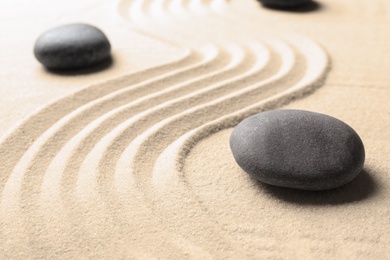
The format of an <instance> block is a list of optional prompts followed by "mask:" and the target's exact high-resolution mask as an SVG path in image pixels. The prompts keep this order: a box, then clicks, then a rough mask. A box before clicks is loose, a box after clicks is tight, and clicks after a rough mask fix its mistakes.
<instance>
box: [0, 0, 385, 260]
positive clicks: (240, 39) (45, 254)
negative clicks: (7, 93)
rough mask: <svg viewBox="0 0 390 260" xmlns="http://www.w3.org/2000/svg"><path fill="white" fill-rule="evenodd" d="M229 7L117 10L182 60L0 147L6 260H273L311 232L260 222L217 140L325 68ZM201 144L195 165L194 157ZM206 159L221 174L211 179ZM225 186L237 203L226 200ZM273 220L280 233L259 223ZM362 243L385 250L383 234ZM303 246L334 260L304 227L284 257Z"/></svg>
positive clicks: (30, 126)
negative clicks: (8, 258) (283, 239)
mask: <svg viewBox="0 0 390 260" xmlns="http://www.w3.org/2000/svg"><path fill="white" fill-rule="evenodd" d="M233 2H234V1H227V0H208V1H207V0H134V1H126V0H122V1H120V2H119V3H118V6H117V11H118V15H119V16H120V17H121V19H122V20H123V21H125V22H126V23H128V26H129V30H136V31H137V32H139V33H141V34H144V35H147V36H148V37H151V38H154V39H156V40H157V41H162V42H165V43H167V44H171V45H172V46H175V47H177V48H180V49H182V50H183V52H182V53H183V55H182V56H181V57H179V58H178V59H176V60H173V61H171V62H169V63H164V64H161V65H159V66H156V67H153V68H149V69H145V70H141V71H138V72H136V73H132V74H130V75H126V76H122V77H119V78H115V79H112V80H109V81H106V82H102V83H99V84H94V85H91V86H89V87H86V88H84V89H82V90H81V91H78V92H76V93H74V94H72V95H69V96H65V97H63V98H61V99H59V100H57V101H55V102H53V103H51V104H49V105H47V106H45V107H43V108H42V109H40V110H39V111H37V112H35V113H34V114H32V115H31V116H29V117H28V118H26V119H25V120H23V121H22V122H21V123H20V124H19V125H18V126H17V127H16V128H14V129H13V130H12V131H10V132H9V133H8V134H7V135H6V136H5V137H4V138H3V139H2V141H1V143H0V155H1V158H2V164H1V165H0V174H1V180H0V190H1V193H2V195H1V205H0V207H1V208H0V210H1V218H2V219H1V224H2V225H1V239H0V242H1V244H0V247H1V248H2V253H3V254H4V256H13V257H19V258H26V257H32V258H56V257H63V258H75V257H78V256H84V257H98V258H110V257H115V258H145V259H148V258H168V259H182V258H186V257H187V258H188V257H190V258H198V259H205V258H236V259H238V258H242V257H247V258H250V257H255V256H264V258H266V257H270V258H273V257H275V256H278V253H279V252H278V249H279V247H278V241H279V239H280V237H287V238H288V237H289V236H291V237H294V234H289V233H288V231H287V229H285V230H284V229H283V228H284V227H285V226H288V225H294V223H295V224H296V223H299V222H300V221H307V222H308V223H307V225H308V226H314V227H317V225H321V223H317V222H315V221H313V220H312V219H307V220H304V219H303V220H301V219H299V218H298V217H297V215H295V217H296V218H295V219H294V218H291V219H289V221H290V222H286V219H284V218H283V214H284V213H285V212H287V211H288V210H289V208H288V207H287V208H286V207H284V206H283V207H282V206H281V205H279V206H280V209H279V213H272V214H271V213H267V208H269V207H271V206H273V207H278V204H277V203H276V204H272V203H270V202H269V201H267V199H269V198H267V197H266V196H265V195H264V194H262V193H261V192H260V191H259V187H258V186H259V185H260V186H261V184H258V183H256V182H254V181H253V180H250V179H249V178H248V177H247V176H246V175H242V172H240V170H239V169H238V167H237V166H232V164H231V163H230V162H231V160H232V158H231V156H230V154H228V153H227V152H226V151H228V149H226V146H227V145H228V144H227V143H226V142H221V141H222V140H227V137H228V135H229V133H230V131H231V128H232V127H234V126H235V125H236V124H237V123H238V122H240V121H241V120H242V119H244V118H246V117H248V116H250V115H252V114H254V113H258V112H260V111H264V110H267V109H273V108H277V107H280V106H281V105H284V104H288V103H289V102H291V101H293V100H296V99H299V98H300V97H302V96H305V95H307V94H310V93H312V92H313V91H315V90H316V89H317V88H319V87H321V86H322V85H323V84H324V83H325V79H326V76H327V73H328V71H329V67H330V61H329V59H328V56H327V54H326V53H325V51H324V49H323V48H322V47H320V45H319V44H317V43H316V42H315V41H314V40H312V39H309V38H307V37H305V36H302V35H292V34H289V33H287V32H285V33H283V32H281V33H277V34H276V33H275V34H274V35H272V34H271V33H270V32H269V30H267V27H266V26H260V25H259V29H258V33H256V34H255V33H254V31H256V30H254V29H253V24H251V17H250V15H249V12H247V10H248V9H250V8H255V3H253V2H254V1H253V2H250V1H247V2H245V3H244V4H241V5H239V6H238V5H237V4H235V3H233ZM363 2H364V1H362V3H363ZM200 20H201V22H199V21H200ZM205 25H208V26H205ZM256 32H257V31H256ZM217 137H218V138H217ZM204 139H208V143H207V144H208V145H207V144H206V143H205V142H203V141H204ZM210 144H212V145H211V146H210ZM202 149H203V151H204V156H205V157H203V158H202V159H201V160H203V161H202V162H204V163H199V162H197V160H200V159H199V158H198V157H196V156H195V157H191V153H192V152H193V150H195V152H194V153H193V154H199V152H197V151H199V150H202ZM189 157H191V160H187V159H188V158H189ZM224 158H225V159H224ZM225 160H226V163H224V161H225ZM215 162H217V163H219V164H218V167H220V169H221V171H218V172H213V171H208V170H210V169H214V170H215V169H216V167H215V166H210V165H213V164H214V163H215ZM200 164H203V167H199V165H200ZM221 173H223V174H224V175H221ZM227 173H232V174H231V175H229V174H227ZM361 178H366V177H364V175H363V177H361ZM233 182H234V183H235V185H230V184H231V183H233ZM215 183H218V185H220V187H219V188H216V187H215V186H214V185H215ZM229 185H230V186H229ZM262 188H264V189H267V188H266V187H262ZM235 189H238V190H240V192H243V194H241V195H240V198H245V199H243V200H242V201H237V200H236V199H235V198H234V196H233V195H234V194H235V193H236V192H237V190H235ZM348 192H349V191H348V189H347V190H346V193H348ZM224 196H226V197H224ZM326 214H328V213H327V212H325V211H324V215H326ZM378 214H382V213H378ZM273 218H274V222H273V223H272V224H270V225H271V226H273V227H274V228H275V230H279V233H275V234H273V233H270V228H267V227H265V226H264V225H263V224H262V223H263V220H267V223H270V222H272V219H273ZM318 218H319V219H323V217H321V216H319V217H318ZM346 219H347V218H346ZM253 220H256V221H253ZM340 221H343V220H340ZM345 221H346V220H345ZM317 228H318V227H317ZM331 228H332V227H330V229H331ZM324 229H325V228H324ZM280 230H281V231H280ZM338 235H339V236H340V237H339V238H338V239H341V240H342V239H344V238H345V240H346V241H347V242H348V243H349V244H348V245H351V247H359V246H360V244H359V240H358V239H357V238H354V237H349V238H348V237H347V236H345V234H338ZM366 235H367V236H368V237H369V239H371V240H370V241H371V242H372V244H376V246H377V247H378V248H380V249H383V247H384V243H383V241H382V240H381V239H380V238H378V237H376V236H374V235H370V234H366ZM348 239H349V240H348ZM302 241H305V242H306V243H309V244H310V243H311V242H312V241H316V242H317V243H320V244H321V243H323V244H322V245H323V251H321V250H320V251H319V254H320V253H321V254H323V255H327V254H329V255H331V254H332V253H334V252H335V251H332V250H330V249H329V248H328V247H326V246H325V244H326V241H325V240H324V241H322V240H321V238H318V237H315V236H314V235H313V234H311V233H310V232H307V235H306V236H305V235H302V236H301V237H300V241H297V242H294V241H291V242H290V243H288V244H287V245H285V246H284V247H283V249H284V250H285V251H288V250H291V251H294V250H296V246H298V245H299V243H302ZM329 250H330V251H329ZM317 253H318V252H317Z"/></svg>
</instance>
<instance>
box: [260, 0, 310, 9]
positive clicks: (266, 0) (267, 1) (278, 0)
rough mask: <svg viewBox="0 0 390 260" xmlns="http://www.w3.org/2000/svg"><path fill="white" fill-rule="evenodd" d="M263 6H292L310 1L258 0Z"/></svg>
mask: <svg viewBox="0 0 390 260" xmlns="http://www.w3.org/2000/svg"><path fill="white" fill-rule="evenodd" d="M258 1H259V2H261V3H262V4H263V5H265V6H270V7H275V8H294V7H297V6H300V5H303V4H307V3H309V2H311V0H258Z"/></svg>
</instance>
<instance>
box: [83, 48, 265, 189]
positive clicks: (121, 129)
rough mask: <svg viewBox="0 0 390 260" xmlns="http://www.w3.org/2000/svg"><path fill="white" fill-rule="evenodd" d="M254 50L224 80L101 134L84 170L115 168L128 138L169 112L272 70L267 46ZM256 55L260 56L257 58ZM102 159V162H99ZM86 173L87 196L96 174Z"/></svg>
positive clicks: (175, 99)
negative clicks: (102, 135) (237, 68)
mask: <svg viewBox="0 0 390 260" xmlns="http://www.w3.org/2000/svg"><path fill="white" fill-rule="evenodd" d="M253 51H254V53H255V54H254V55H248V54H247V55H246V58H245V60H244V61H243V63H242V64H241V66H243V67H242V68H240V71H239V74H237V73H232V72H234V71H229V72H228V74H227V75H225V78H224V80H221V79H222V78H221V79H219V80H218V81H216V82H215V83H213V81H210V82H208V83H207V82H204V84H205V87H203V88H200V89H198V90H194V91H192V92H190V93H189V94H187V95H183V96H181V97H178V98H174V99H171V100H169V101H167V102H164V103H162V104H160V105H158V106H156V107H152V108H150V109H147V110H145V111H143V112H142V113H139V114H137V115H135V116H133V117H130V118H129V119H128V120H126V121H125V122H123V123H122V124H120V125H118V126H117V127H116V128H114V129H113V130H112V131H111V132H110V133H109V134H108V135H106V136H105V137H104V138H102V140H101V141H100V142H99V143H98V144H97V145H96V147H95V148H94V149H93V151H92V152H91V154H90V155H89V156H88V158H89V159H87V160H86V161H85V165H84V167H85V168H86V169H88V170H86V171H85V172H90V173H91V172H94V171H97V169H99V167H104V168H105V169H104V170H105V171H109V172H110V170H111V171H113V170H114V165H115V162H116V160H117V159H116V157H117V156H118V155H119V154H118V153H119V152H120V151H122V150H124V149H125V148H126V145H127V143H128V142H127V140H132V139H133V138H135V137H136V136H137V135H139V134H141V133H142V132H143V131H145V130H146V129H148V127H150V126H151V125H153V124H154V123H157V122H159V121H160V120H163V119H165V118H166V117H168V116H171V115H174V114H176V113H180V112H181V111H182V110H185V109H187V108H189V107H192V106H194V105H196V104H199V103H204V102H208V101H209V100H212V99H215V98H217V97H218V96H220V95H223V94H224V93H226V92H230V91H234V89H235V88H237V87H238V86H237V85H236V84H232V82H239V81H241V82H244V81H245V80H249V78H250V77H255V76H258V77H260V76H261V75H264V76H265V77H266V75H268V73H272V69H273V68H272V66H269V67H270V68H269V69H270V70H267V67H268V66H267V65H268V63H269V60H270V59H269V57H270V56H269V54H267V50H266V49H265V48H261V46H258V47H257V49H256V50H253ZM254 57H257V59H255V58H254ZM229 78H230V79H229ZM112 151H115V152H116V153H117V154H115V155H111V154H112ZM101 160H102V162H100V161H101ZM84 176H85V178H86V179H87V180H88V181H83V178H80V179H79V184H78V190H80V195H81V194H82V195H83V196H87V193H85V192H81V191H83V190H85V189H84V188H82V187H83V186H84V185H82V183H94V182H92V181H90V178H93V177H94V175H93V174H88V175H84ZM80 177H81V176H80Z"/></svg>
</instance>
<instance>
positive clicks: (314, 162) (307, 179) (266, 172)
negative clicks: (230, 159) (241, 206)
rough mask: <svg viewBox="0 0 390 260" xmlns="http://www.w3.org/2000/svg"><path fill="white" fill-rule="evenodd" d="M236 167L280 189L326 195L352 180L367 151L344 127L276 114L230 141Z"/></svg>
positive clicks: (295, 113)
mask: <svg viewBox="0 0 390 260" xmlns="http://www.w3.org/2000/svg"><path fill="white" fill-rule="evenodd" d="M230 147H231V150H232V153H233V156H234V158H235V160H236V161H237V163H238V165H239V166H240V167H241V168H242V169H243V170H244V171H246V172H247V173H249V174H250V175H252V176H253V177H255V178H256V179H258V180H260V181H262V182H265V183H268V184H271V185H276V186H283V187H289V188H295V189H303V190H327V189H332V188H336V187H339V186H342V185H344V184H346V183H348V182H350V181H351V180H353V179H354V178H355V177H356V176H357V175H358V174H359V173H360V171H361V170H362V168H363V164H364V159H365V151H364V146H363V143H362V141H361V139H360V137H359V136H358V134H357V133H356V132H355V131H354V130H353V129H352V128H351V127H350V126H348V125H347V124H345V123H344V122H342V121H340V120H338V119H336V118H333V117H330V116H327V115H324V114H319V113H314V112H309V111H303V110H273V111H267V112H263V113H259V114H256V115H254V116H251V117H249V118H247V119H245V120H243V121H242V122H241V123H240V124H238V125H237V127H236V128H235V129H234V131H233V133H232V135H231V137H230Z"/></svg>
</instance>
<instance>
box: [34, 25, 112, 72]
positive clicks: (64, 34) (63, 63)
mask: <svg viewBox="0 0 390 260" xmlns="http://www.w3.org/2000/svg"><path fill="white" fill-rule="evenodd" d="M110 51H111V45H110V43H109V41H108V39H107V37H106V36H105V35H104V33H103V32H102V31H100V30H99V29H98V28H96V27H94V26H91V25H87V24H68V25H63V26H59V27H55V28H53V29H50V30H48V31H46V32H45V33H43V34H42V35H41V36H40V37H39V38H38V39H37V41H36V43H35V46H34V54H35V57H36V58H37V59H38V61H39V62H41V63H42V64H43V65H44V66H45V67H47V68H49V69H77V68H83V67H89V66H92V65H95V64H97V63H99V62H101V61H103V60H106V59H108V58H109V57H110Z"/></svg>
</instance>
